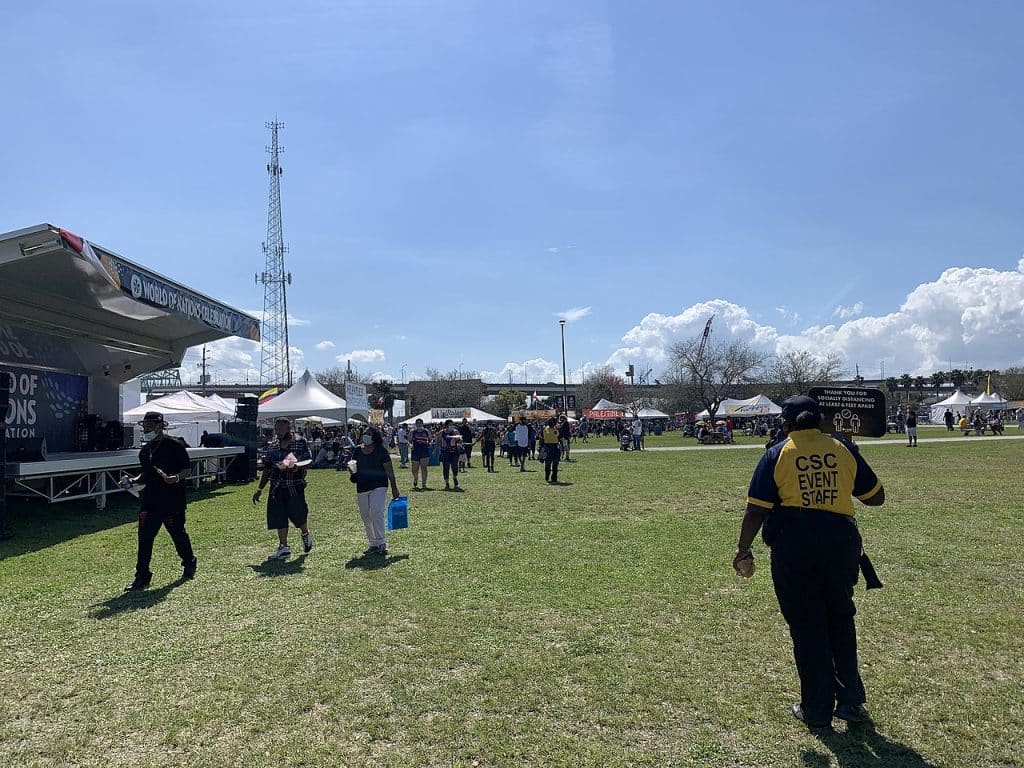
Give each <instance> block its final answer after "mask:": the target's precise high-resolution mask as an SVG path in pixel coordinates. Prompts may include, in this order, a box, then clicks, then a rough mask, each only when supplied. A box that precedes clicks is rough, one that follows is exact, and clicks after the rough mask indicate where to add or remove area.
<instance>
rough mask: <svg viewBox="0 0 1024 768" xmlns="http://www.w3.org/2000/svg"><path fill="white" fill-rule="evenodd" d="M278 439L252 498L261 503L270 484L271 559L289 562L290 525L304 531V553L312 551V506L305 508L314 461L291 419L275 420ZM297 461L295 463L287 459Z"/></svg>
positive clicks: (269, 526)
mask: <svg viewBox="0 0 1024 768" xmlns="http://www.w3.org/2000/svg"><path fill="white" fill-rule="evenodd" d="M274 437H275V439H274V440H272V441H271V442H270V445H268V446H267V453H266V456H265V457H264V459H263V475H262V476H261V477H260V487H259V488H257V489H256V493H254V494H253V495H252V503H253V504H258V503H259V500H260V495H261V494H262V493H263V489H264V487H266V485H267V483H268V482H269V483H270V496H269V497H268V498H267V530H268V531H272V530H274V529H275V528H276V529H277V539H278V547H277V549H276V550H274V551H273V552H272V553H271V554H270V557H269V558H267V559H268V560H287V559H288V558H289V557H291V556H292V550H291V548H290V547H289V546H288V522H289V521H291V523H292V524H293V525H294V526H295V527H296V528H298V529H299V530H300V531H302V551H303V552H307V553H308V552H309V551H310V550H312V549H313V537H312V536H311V535H310V533H309V524H308V519H309V507H308V506H307V505H306V467H307V466H309V464H310V462H312V460H313V456H312V454H311V453H310V451H309V444H308V443H307V442H306V439H305V438H304V437H299V436H298V435H296V434H295V433H293V432H292V423H291V421H290V420H289V419H286V418H283V417H282V418H279V419H277V420H276V421H274ZM289 455H290V456H293V457H294V458H295V463H292V462H291V461H290V460H287V461H286V459H287V458H288V456H289Z"/></svg>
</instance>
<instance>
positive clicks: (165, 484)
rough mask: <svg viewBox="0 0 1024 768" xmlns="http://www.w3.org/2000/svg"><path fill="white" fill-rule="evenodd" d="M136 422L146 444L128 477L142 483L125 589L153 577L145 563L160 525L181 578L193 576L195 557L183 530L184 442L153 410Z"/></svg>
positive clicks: (186, 473) (140, 587)
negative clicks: (135, 542)
mask: <svg viewBox="0 0 1024 768" xmlns="http://www.w3.org/2000/svg"><path fill="white" fill-rule="evenodd" d="M139 423H140V424H141V425H142V430H143V433H144V434H143V438H144V439H145V440H146V444H145V445H143V446H142V449H141V450H140V451H139V465H140V467H141V471H140V472H139V474H138V475H137V476H136V477H134V478H131V482H133V483H138V482H141V483H143V488H142V491H141V492H140V493H139V549H138V556H137V558H136V561H135V579H134V580H133V581H132V583H131V584H129V585H128V586H127V587H125V592H137V591H140V590H143V589H146V587H148V586H149V584H150V582H151V581H152V580H153V573H152V571H150V570H149V565H150V562H151V561H152V559H153V542H154V541H155V540H156V535H157V534H158V533H160V528H161V527H164V528H166V529H167V532H168V533H169V534H170V535H171V540H172V541H173V542H174V549H175V550H176V551H177V553H178V557H180V558H181V567H182V573H181V578H182V580H185V579H191V578H194V577H195V575H196V556H195V553H194V552H193V551H192V541H191V539H189V536H188V532H187V531H186V530H185V507H186V505H187V501H186V498H185V478H187V477H188V476H189V473H190V471H191V464H190V462H189V460H188V451H186V450H185V445H184V443H182V442H181V441H180V440H178V439H176V438H173V437H171V436H170V435H168V434H167V433H166V432H165V431H164V430H165V429H166V428H167V422H166V421H164V417H163V415H162V414H160V413H158V412H157V411H149V412H148V413H147V414H146V415H145V416H144V417H143V418H142V421H141V422H139Z"/></svg>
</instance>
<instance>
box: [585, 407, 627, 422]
mask: <svg viewBox="0 0 1024 768" xmlns="http://www.w3.org/2000/svg"><path fill="white" fill-rule="evenodd" d="M583 415H584V416H586V417H587V418H588V419H590V420H591V421H593V420H595V419H621V418H622V417H623V412H622V411H615V410H608V409H605V408H596V409H595V408H584V409H583Z"/></svg>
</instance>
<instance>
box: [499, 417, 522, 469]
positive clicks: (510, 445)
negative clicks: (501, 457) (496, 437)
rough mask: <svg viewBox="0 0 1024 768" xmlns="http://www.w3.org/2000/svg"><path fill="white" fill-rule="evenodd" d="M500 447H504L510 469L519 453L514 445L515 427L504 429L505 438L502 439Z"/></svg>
mask: <svg viewBox="0 0 1024 768" xmlns="http://www.w3.org/2000/svg"><path fill="white" fill-rule="evenodd" d="M501 442H502V445H503V446H504V447H505V454H506V455H507V456H508V465H509V466H510V467H511V466H513V465H514V464H515V462H516V459H517V458H518V455H519V451H518V448H517V445H516V430H515V427H506V428H505V436H504V437H503V438H502V441H501Z"/></svg>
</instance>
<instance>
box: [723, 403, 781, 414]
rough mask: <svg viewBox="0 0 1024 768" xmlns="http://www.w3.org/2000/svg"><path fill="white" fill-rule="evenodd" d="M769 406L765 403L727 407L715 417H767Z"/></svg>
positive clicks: (769, 411) (769, 410)
mask: <svg viewBox="0 0 1024 768" xmlns="http://www.w3.org/2000/svg"><path fill="white" fill-rule="evenodd" d="M770 413H771V406H770V405H768V404H767V403H765V404H758V405H727V406H725V407H724V408H722V410H720V411H719V412H718V413H717V414H715V415H716V416H767V415H768V414H770Z"/></svg>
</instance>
